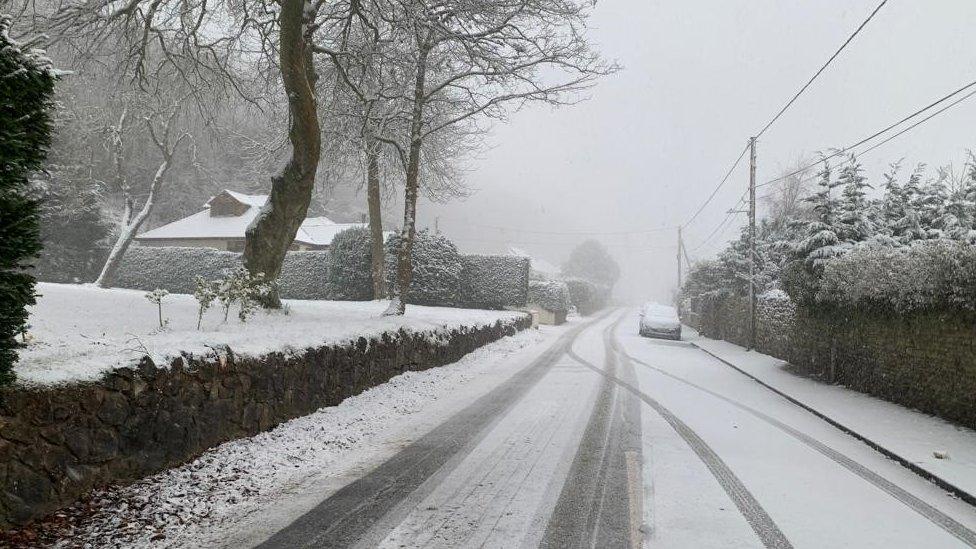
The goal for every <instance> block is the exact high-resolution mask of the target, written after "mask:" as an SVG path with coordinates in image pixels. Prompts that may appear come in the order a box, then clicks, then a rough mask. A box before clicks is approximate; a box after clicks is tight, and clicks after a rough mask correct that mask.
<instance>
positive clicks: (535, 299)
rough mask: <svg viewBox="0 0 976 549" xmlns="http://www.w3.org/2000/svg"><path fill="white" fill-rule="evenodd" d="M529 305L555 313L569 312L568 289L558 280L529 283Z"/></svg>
mask: <svg viewBox="0 0 976 549" xmlns="http://www.w3.org/2000/svg"><path fill="white" fill-rule="evenodd" d="M529 303H531V304H534V305H539V306H540V307H542V308H544V309H546V310H548V311H553V312H557V313H565V312H569V308H570V306H571V302H570V298H569V288H568V287H567V286H566V283H565V282H561V281H558V280H547V281H540V280H532V281H530V282H529Z"/></svg>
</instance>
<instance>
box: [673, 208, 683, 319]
mask: <svg viewBox="0 0 976 549" xmlns="http://www.w3.org/2000/svg"><path fill="white" fill-rule="evenodd" d="M683 247H684V244H683V243H682V241H681V225H678V254H677V255H676V256H675V259H677V260H678V303H677V305H678V317H679V318H680V317H681V251H682V248H683Z"/></svg>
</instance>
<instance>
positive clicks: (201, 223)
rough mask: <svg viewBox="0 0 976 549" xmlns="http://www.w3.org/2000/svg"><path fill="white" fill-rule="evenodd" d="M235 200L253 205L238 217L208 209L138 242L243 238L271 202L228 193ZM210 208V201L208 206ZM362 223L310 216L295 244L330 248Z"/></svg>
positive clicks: (254, 196) (265, 199)
mask: <svg viewBox="0 0 976 549" xmlns="http://www.w3.org/2000/svg"><path fill="white" fill-rule="evenodd" d="M223 192H224V193H226V194H228V195H230V196H231V197H233V198H234V199H235V200H237V201H239V202H242V203H244V204H247V205H249V206H251V207H250V208H248V209H247V210H246V211H245V212H244V213H243V214H241V215H238V216H219V217H215V216H211V215H210V211H209V209H205V210H203V211H201V212H197V213H195V214H193V215H191V216H189V217H184V218H183V219H179V220H177V221H174V222H172V223H168V224H166V225H163V226H162V227H157V228H155V229H153V230H151V231H146V232H144V233H142V234H140V235H139V236H137V237H136V240H198V239H221V240H223V239H234V238H244V232H245V231H246V230H247V227H248V226H249V225H250V224H251V222H252V221H254V218H255V217H257V215H258V212H260V211H261V207H262V206H264V204H265V202H267V201H268V195H264V194H260V195H252V194H243V193H238V192H235V191H229V190H225V191H223ZM210 200H213V198H211V199H210ZM205 206H206V207H207V208H209V207H210V201H207V204H206V205H205ZM363 226H365V225H364V224H362V223H336V222H334V221H332V220H331V219H329V218H327V217H309V218H307V219H306V220H305V221H303V222H302V225H301V226H300V227H299V228H298V233H297V234H296V235H295V242H299V243H302V244H309V245H312V246H328V245H330V244H332V239H333V238H335V235H337V234H339V233H340V232H342V231H344V230H346V229H349V228H352V227H363Z"/></svg>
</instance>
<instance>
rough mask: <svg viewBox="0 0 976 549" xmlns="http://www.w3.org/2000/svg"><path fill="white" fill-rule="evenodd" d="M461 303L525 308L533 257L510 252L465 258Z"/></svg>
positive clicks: (475, 305)
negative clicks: (511, 254)
mask: <svg viewBox="0 0 976 549" xmlns="http://www.w3.org/2000/svg"><path fill="white" fill-rule="evenodd" d="M461 262H462V264H463V268H462V270H461V302H462V303H464V305H465V306H466V307H472V308H478V309H502V308H505V307H522V306H524V305H525V304H526V301H527V300H528V292H529V272H530V270H531V265H530V260H529V258H527V257H519V256H507V255H466V256H464V257H462V258H461Z"/></svg>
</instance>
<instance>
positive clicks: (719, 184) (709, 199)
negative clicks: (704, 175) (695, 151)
mask: <svg viewBox="0 0 976 549" xmlns="http://www.w3.org/2000/svg"><path fill="white" fill-rule="evenodd" d="M748 150H749V145H748V144H746V146H745V147H744V148H743V149H742V152H741V153H739V158H736V159H735V162H733V163H732V167H731V168H729V171H727V172H726V173H725V177H723V178H722V180H721V181H719V183H718V186H717V187H715V190H714V191H712V194H710V195H708V198H707V199H706V200H705V202H703V203H702V205H701V206H699V207H698V210H697V211H696V212H695V214H694V215H692V216H691V218H690V219H689V220H688V221H685V222H684V224H682V225H681V227H682V228H685V227H687V226H688V225H691V222H692V221H694V220H695V218H696V217H698V214H700V213H702V210H704V209H705V206H708V203H709V202H711V201H712V199H713V198H715V194H716V193H718V190H719V189H721V188H722V185H725V182H726V181H728V180H729V177H731V176H732V172H733V171H735V168H736V166H738V165H739V162H742V157H744V156H745V155H746V151H748Z"/></svg>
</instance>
